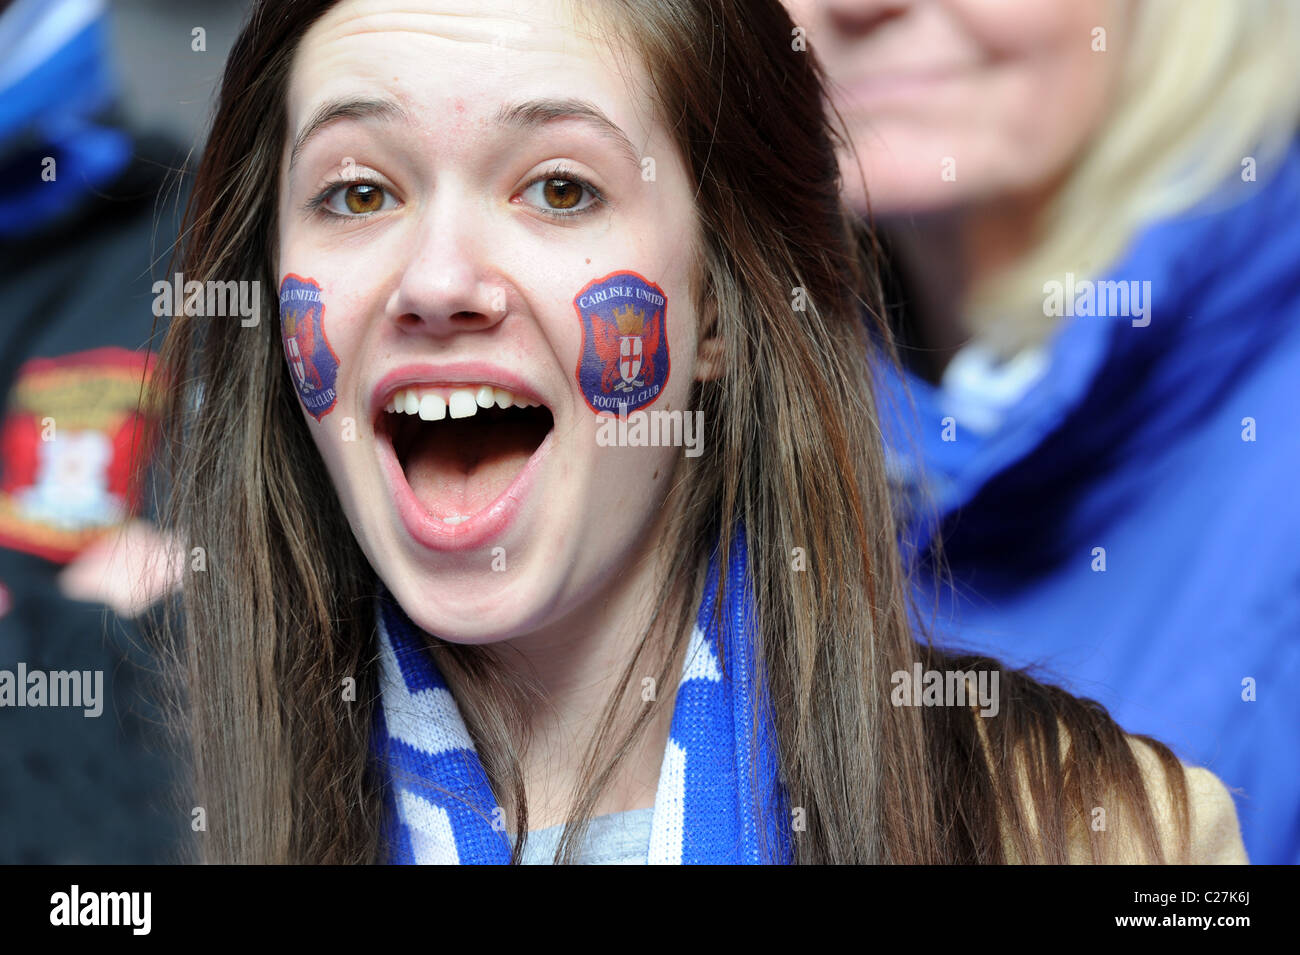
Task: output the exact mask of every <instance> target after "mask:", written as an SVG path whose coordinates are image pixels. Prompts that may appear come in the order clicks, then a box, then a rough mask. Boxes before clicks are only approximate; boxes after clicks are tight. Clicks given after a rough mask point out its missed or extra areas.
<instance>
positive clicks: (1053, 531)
mask: <svg viewBox="0 0 1300 955" xmlns="http://www.w3.org/2000/svg"><path fill="white" fill-rule="evenodd" d="M1045 278H1046V279H1055V280H1057V281H1064V279H1065V277H1064V276H1048V277H1045ZM1102 278H1103V279H1106V280H1112V281H1126V282H1138V283H1142V282H1150V286H1149V289H1150V300H1149V304H1150V311H1149V314H1148V316H1147V318H1149V322H1148V323H1146V324H1141V320H1138V321H1135V320H1134V319H1133V318H1131V317H1126V316H1120V317H1099V316H1077V317H1072V318H1061V319H1059V324H1058V328H1057V331H1056V333H1055V335H1054V337H1053V338H1052V340H1051V341H1050V342H1049V344H1048V345H1047V347H1046V350H1045V351H1046V354H1045V373H1044V374H1042V376H1041V377H1040V378H1038V379H1037V382H1036V383H1035V384H1033V385H1032V386H1031V387H1030V388H1029V389H1028V390H1027V391H1026V392H1025V393H1024V394H1023V395H1022V396H1020V397H1019V398H1018V399H1016V400H1015V401H1014V403H1012V404H1011V405H1010V406H1009V407H1008V408H1006V409H1005V412H1004V414H1003V416H1002V418H1001V421H1000V423H998V424H997V426H996V427H994V428H993V429H992V430H990V431H988V432H987V433H983V434H981V433H978V432H976V431H974V430H972V429H968V428H963V426H962V424H961V416H960V413H957V414H954V405H953V400H952V397H951V395H949V394H946V393H945V392H944V390H943V389H942V388H939V387H935V386H933V385H930V384H928V383H927V382H924V381H922V380H920V379H919V378H916V377H915V376H913V375H910V374H908V373H902V374H901V375H900V374H899V373H896V372H894V371H892V370H885V371H884V372H882V376H881V379H880V389H881V393H882V394H881V397H882V409H883V410H882V419H883V424H884V427H885V432H886V437H887V443H888V445H889V456H890V464H891V472H892V473H893V474H894V475H895V478H896V480H897V481H898V482H899V483H900V485H901V487H902V490H903V498H904V500H907V501H909V502H910V503H911V505H912V506H911V508H910V509H909V517H908V519H907V522H906V530H905V536H906V537H907V538H908V539H909V540H910V541H911V543H912V544H914V545H915V546H916V547H917V548H918V550H917V552H918V553H919V554H920V555H921V559H920V560H919V561H918V568H917V571H918V574H917V576H918V586H920V587H922V588H925V591H924V592H925V593H926V594H932V593H933V590H932V589H930V588H932V587H933V586H934V583H933V578H932V575H931V573H930V570H929V566H930V562H929V560H928V559H927V558H928V557H929V555H930V552H929V551H928V550H927V549H926V545H925V542H927V541H929V540H930V539H931V537H932V534H933V532H934V531H936V530H938V531H940V532H941V534H942V538H943V541H944V556H945V558H946V560H947V562H948V569H949V570H950V572H951V574H952V578H951V581H949V582H945V583H943V584H940V585H939V586H940V588H941V589H940V595H941V599H940V601H939V604H938V606H939V612H938V614H937V619H936V620H934V621H933V622H931V621H925V623H926V625H927V626H933V629H934V630H935V632H936V637H937V638H938V639H939V640H940V641H941V642H945V643H948V644H950V645H959V646H962V647H968V648H972V649H976V650H979V651H983V652H988V653H992V654H995V655H997V656H999V657H1001V658H1002V659H1004V660H1006V661H1007V662H1008V663H1010V664H1012V665H1038V666H1041V667H1042V675H1043V676H1045V677H1046V678H1047V679H1049V680H1051V681H1052V682H1057V683H1062V684H1064V685H1066V686H1068V687H1069V688H1070V689H1072V690H1074V691H1075V692H1077V693H1079V694H1081V695H1084V696H1089V697H1092V698H1094V699H1097V700H1099V701H1100V702H1102V703H1104V704H1105V705H1106V706H1107V707H1108V708H1110V710H1111V712H1112V714H1113V715H1115V716H1116V718H1117V719H1118V720H1119V722H1120V723H1121V724H1122V725H1123V726H1124V728H1125V729H1126V730H1127V731H1129V732H1131V733H1148V734H1150V735H1153V736H1155V737H1157V738H1159V739H1161V740H1163V741H1165V742H1167V743H1169V744H1170V745H1171V746H1173V748H1174V749H1175V751H1176V752H1178V753H1179V755H1180V756H1181V757H1182V758H1183V759H1184V760H1185V761H1187V762H1192V763H1196V764H1199V765H1204V766H1207V767H1208V768H1210V769H1211V770H1212V771H1214V772H1215V773H1217V774H1218V775H1219V776H1220V777H1221V778H1222V779H1223V780H1224V781H1225V782H1226V783H1227V784H1228V785H1229V786H1230V787H1241V790H1242V791H1241V792H1238V793H1237V794H1236V795H1237V808H1238V813H1239V816H1240V818H1241V821H1242V829H1243V835H1244V838H1245V841H1246V845H1247V849H1248V851H1249V852H1250V855H1251V859H1252V861H1254V862H1291V863H1294V862H1298V861H1300V694H1297V693H1296V692H1295V687H1296V686H1297V681H1300V546H1298V545H1297V541H1298V540H1300V507H1297V506H1296V504H1295V502H1294V498H1295V496H1296V492H1297V481H1296V478H1295V475H1296V474H1297V473H1298V472H1300V144H1293V146H1292V148H1291V150H1290V151H1289V152H1288V153H1287V154H1286V155H1285V157H1284V158H1283V160H1282V161H1281V163H1280V166H1279V168H1278V169H1277V171H1276V174H1275V175H1274V176H1272V177H1270V178H1269V179H1268V180H1267V181H1260V182H1241V181H1233V182H1232V183H1230V184H1228V185H1227V186H1226V187H1225V188H1224V189H1223V190H1222V191H1221V192H1220V193H1219V194H1217V195H1216V196H1214V197H1213V198H1212V199H1211V200H1210V201H1207V202H1205V203H1202V204H1201V205H1200V206H1199V207H1197V208H1196V209H1194V210H1193V211H1192V212H1190V213H1188V214H1185V215H1182V216H1179V217H1177V218H1174V219H1170V220H1168V221H1164V222H1161V223H1158V224H1156V225H1154V226H1152V227H1151V228H1149V229H1147V230H1146V231H1145V232H1144V233H1142V234H1141V235H1140V236H1139V237H1138V238H1137V240H1136V241H1135V242H1134V244H1133V245H1132V247H1131V248H1130V250H1129V251H1128V253H1127V254H1126V255H1125V256H1124V257H1123V259H1122V260H1121V261H1120V262H1119V263H1118V264H1117V265H1116V266H1115V267H1114V268H1113V269H1111V270H1110V272H1109V274H1107V275H1106V276H1103V277H1102ZM909 396H910V397H909ZM909 400H910V402H911V403H912V405H914V407H915V415H913V414H912V412H911V411H910V410H907V411H906V412H904V411H900V410H899V409H905V408H907V407H908V402H909ZM891 409H892V410H891ZM949 416H952V417H954V418H956V419H957V420H956V424H955V433H954V430H953V428H952V427H951V425H952V424H953V422H952V420H951V419H949V420H948V421H947V422H945V420H944V419H945V418H948V417H949ZM945 423H947V424H949V425H950V427H949V428H948V429H947V435H946V436H947V437H948V438H949V440H944V438H945V433H944V432H945V429H944V424H945ZM1252 430H1253V438H1254V440H1247V438H1250V437H1252V433H1251V432H1252ZM926 495H928V500H929V503H928V505H927V504H926V503H925V502H926V500H927V497H926ZM922 606H923V607H926V608H930V607H934V606H935V604H934V601H933V599H930V600H928V601H924V600H923V601H922ZM1252 697H1253V698H1252Z"/></svg>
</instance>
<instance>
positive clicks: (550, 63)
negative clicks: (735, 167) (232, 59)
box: [288, 0, 652, 141]
mask: <svg viewBox="0 0 1300 955" xmlns="http://www.w3.org/2000/svg"><path fill="white" fill-rule="evenodd" d="M578 2H579V3H582V2H588V3H589V0H578ZM646 88H647V85H646V76H645V74H644V70H643V68H642V66H641V65H640V63H639V62H638V61H637V58H636V57H635V56H634V55H628V54H627V52H626V51H619V50H615V49H613V48H612V47H611V46H610V39H609V38H608V37H607V36H605V35H603V34H602V33H601V32H600V31H599V30H598V29H597V27H596V21H595V20H594V19H593V18H590V17H585V16H584V17H578V16H575V8H574V6H573V5H572V4H571V3H569V2H566V0H434V2H427V3H423V2H418V0H416V2H410V0H408V2H405V3H396V2H391V0H344V2H342V3H338V4H336V5H335V6H334V7H332V8H331V9H330V10H329V11H328V12H327V13H326V14H325V15H324V16H323V17H321V18H320V19H319V20H318V21H316V22H315V23H314V24H313V25H312V27H311V28H310V29H309V30H308V31H307V33H306V34H305V35H304V36H303V39H302V41H301V42H300V43H299V45H298V49H297V50H296V51H295V54H294V58H293V65H292V69H291V72H290V78H289V90H288V92H289V97H288V110H289V117H288V118H289V128H290V130H298V129H300V128H301V127H302V125H303V123H304V122H305V121H306V120H307V118H308V117H310V116H311V115H312V113H313V112H314V111H315V110H316V109H317V108H318V107H319V106H320V105H322V104H324V103H328V102H330V101H333V100H338V99H346V98H348V97H356V96H387V97H389V98H392V99H393V100H395V101H397V102H398V103H400V104H402V106H403V107H404V108H405V109H406V110H407V111H408V112H409V113H411V114H412V115H413V116H414V117H416V118H417V120H419V121H421V122H422V123H423V124H424V125H425V126H426V127H427V128H428V129H429V130H430V131H431V132H433V131H441V132H443V133H459V134H463V133H465V132H468V131H470V130H472V129H474V128H482V127H483V126H485V125H487V124H488V122H489V121H490V117H491V116H492V115H493V114H495V112H496V111H497V109H498V107H500V106H501V104H502V103H503V102H506V101H517V100H520V99H527V98H534V97H553V98H577V97H581V98H583V99H587V100H590V101H592V102H595V103H596V104H597V105H598V106H599V108H600V109H602V110H603V111H604V112H605V113H606V114H607V115H609V117H610V118H611V119H612V120H613V121H614V122H616V123H618V124H619V125H620V126H622V127H623V129H625V130H626V131H627V133H628V135H629V136H631V137H633V139H634V140H636V139H638V138H640V139H641V140H642V141H644V140H645V139H647V138H649V136H650V135H651V133H652V130H651V119H650V114H649V109H648V106H649V102H648V98H646V97H645V96H644V95H642V93H641V92H639V91H644V90H645V89H646Z"/></svg>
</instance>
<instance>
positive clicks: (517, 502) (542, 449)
mask: <svg viewBox="0 0 1300 955" xmlns="http://www.w3.org/2000/svg"><path fill="white" fill-rule="evenodd" d="M416 384H429V385H434V384H436V385H460V384H495V385H498V386H500V387H501V388H505V389H507V390H509V391H511V392H513V393H515V394H516V395H521V396H523V397H526V398H528V399H529V400H533V401H539V402H541V401H542V399H541V397H540V396H539V395H538V392H537V389H536V388H534V387H533V386H532V385H530V384H529V383H527V382H525V381H524V380H523V379H522V378H520V377H519V376H518V375H515V374H514V373H513V372H509V371H507V370H505V369H503V368H499V367H497V366H495V365H492V364H489V363H486V362H457V363H454V364H446V365H432V364H418V365H406V366H403V367H401V368H397V369H394V370H393V371H391V372H389V373H388V374H386V375H385V376H384V377H383V378H381V379H380V380H379V382H378V384H376V385H375V387H374V390H373V391H372V393H371V405H372V407H375V408H377V409H378V412H377V413H382V412H383V409H384V406H385V405H386V404H387V403H388V398H389V397H390V396H391V395H392V393H393V392H394V391H396V390H397V389H399V388H403V387H407V386H410V385H416ZM542 403H543V404H545V402H542ZM547 407H549V405H548V406H547ZM551 414H552V417H554V414H555V412H554V410H552V412H551ZM554 438H555V428H554V425H552V428H551V431H550V433H549V434H547V435H546V437H545V439H543V441H542V443H541V444H540V445H538V447H537V450H536V451H534V452H533V456H532V457H531V458H529V459H528V463H527V464H525V465H524V469H523V470H522V471H520V472H519V474H518V475H516V476H515V479H514V480H513V481H512V482H510V486H509V487H507V488H506V489H505V490H504V491H502V492H501V494H500V495H499V496H498V497H497V499H496V500H495V501H493V502H492V503H491V504H489V505H488V506H487V507H485V508H484V509H483V510H481V511H479V512H478V513H477V514H474V515H473V516H471V517H470V518H469V520H466V521H462V522H461V523H459V524H446V523H444V522H443V521H442V519H441V518H438V517H435V516H434V515H432V514H430V513H429V512H428V511H426V510H425V509H424V506H423V505H422V504H421V503H420V501H419V499H418V498H417V497H416V496H415V491H414V490H412V488H411V485H410V484H409V483H407V480H406V474H405V473H404V472H403V471H402V465H401V463H400V462H399V461H398V460H397V454H396V452H394V450H393V444H392V442H391V441H389V440H388V439H387V438H386V437H385V436H383V435H380V434H376V435H375V447H376V449H377V453H378V456H379V465H380V469H381V470H382V471H383V472H384V477H385V478H386V479H387V481H388V487H389V491H390V492H391V493H392V496H393V501H394V503H395V504H396V507H397V514H398V517H400V518H401V521H402V524H403V525H404V526H405V527H406V532H407V533H408V534H410V536H411V538H412V539H413V540H414V541H415V542H416V543H418V544H420V545H421V546H423V547H426V548H428V549H429V550H435V551H443V552H448V553H455V552H463V551H471V550H477V549H479V548H481V547H484V546H485V545H487V544H488V543H489V542H491V541H492V540H494V539H496V538H497V537H500V536H501V535H502V534H504V533H505V532H506V530H507V529H508V528H509V527H510V526H511V525H512V524H513V523H514V521H515V519H516V518H517V517H518V516H519V513H520V512H521V511H522V510H523V505H524V502H525V501H526V499H527V498H528V495H529V494H530V493H531V491H532V488H533V485H534V484H535V483H536V478H537V472H538V471H539V470H540V468H541V466H542V464H543V462H544V461H545V460H546V457H547V455H548V454H549V453H550V450H551V446H552V444H553V443H554Z"/></svg>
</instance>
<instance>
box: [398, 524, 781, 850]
mask: <svg viewBox="0 0 1300 955" xmlns="http://www.w3.org/2000/svg"><path fill="white" fill-rule="evenodd" d="M733 540H734V541H735V543H734V546H733V549H732V554H731V561H730V566H729V574H728V576H729V578H730V583H729V584H728V586H727V587H725V588H723V598H722V605H721V606H720V607H718V608H717V609H718V611H719V612H718V613H716V614H715V613H714V610H715V604H716V603H717V600H718V560H717V554H716V553H715V554H714V556H713V559H712V560H711V561H710V566H709V573H708V577H707V583H706V586H705V590H704V594H703V598H702V600H701V602H700V608H699V613H698V616H697V623H696V626H695V628H694V631H693V632H692V634H691V638H690V645H689V647H688V649H687V654H686V659H685V661H684V664H683V667H682V673H681V681H680V685H679V688H678V691H677V698H676V700H675V702H674V705H673V716H672V724H671V727H670V730H669V739H668V745H667V748H666V750H665V752H664V757H663V763H662V766H661V769H660V773H659V784H658V789H657V791H656V796H655V805H654V813H653V821H652V824H651V835H650V850H649V857H648V860H647V861H648V862H649V863H650V864H659V865H663V864H670V865H678V864H687V865H689V864H763V863H775V864H785V863H788V862H789V861H790V859H791V848H790V834H789V826H788V822H787V821H788V820H789V818H790V817H789V811H788V809H787V807H786V797H785V793H784V790H783V787H782V786H781V784H780V782H779V780H778V778H777V764H776V755H775V752H776V744H775V733H774V731H773V727H772V721H771V711H770V705H769V702H768V699H767V693H766V683H765V681H764V680H762V679H755V675H754V672H753V671H754V670H757V669H759V668H760V666H761V662H760V661H756V660H755V659H754V657H755V656H756V655H755V654H754V653H753V641H752V633H751V628H750V627H749V626H748V625H747V624H748V621H749V619H750V616H751V615H750V612H749V610H748V606H749V603H748V599H749V591H748V589H747V587H746V586H745V582H746V571H745V568H746V561H745V543H744V539H743V537H742V536H741V535H740V534H737V535H736V536H735V537H734V538H733ZM428 639H429V638H427V637H426V636H425V635H424V634H422V633H421V632H420V631H419V629H418V628H417V627H415V625H414V624H412V623H411V621H410V620H409V619H408V618H407V617H406V615H405V614H404V613H403V612H402V610H401V608H400V607H398V606H397V603H396V601H394V600H393V599H392V597H391V595H388V594H387V593H385V594H383V595H381V597H380V599H379V644H380V646H379V649H380V687H381V697H380V705H379V706H377V707H376V720H375V736H374V743H375V750H374V752H375V755H376V757H377V758H378V766H379V768H380V771H381V772H382V773H383V778H384V779H385V781H386V783H387V785H385V787H384V790H385V834H386V839H387V845H388V851H389V860H390V861H391V862H394V863H402V864H411V863H434V864H464V865H475V864H507V863H509V861H510V850H511V846H510V841H509V837H508V836H507V834H506V831H505V829H506V820H505V818H504V812H503V811H502V810H500V809H499V808H498V803H497V801H496V799H495V797H494V796H493V794H492V790H491V786H490V784H489V782H488V778H487V774H486V772H485V771H484V769H483V765H482V763H481V762H480V760H479V757H478V754H477V753H476V752H475V749H474V744H473V742H472V741H471V739H470V736H469V733H468V732H467V730H466V727H465V723H464V721H463V720H462V718H461V715H460V711H459V709H458V708H457V706H456V701H455V700H454V699H453V698H452V695H451V691H450V689H449V688H448V686H447V683H446V682H445V681H444V680H443V678H442V675H441V674H440V673H439V672H438V668H437V666H436V665H435V664H434V662H433V659H432V657H431V654H430V653H429V652H428V650H427V648H426V641H427V640H428ZM719 648H721V653H719ZM756 696H757V700H756ZM756 712H757V713H758V714H759V716H758V718H759V720H760V724H761V725H760V728H759V733H758V734H757V742H755V741H754V736H753V734H752V732H751V730H752V726H753V719H754V716H753V714H754V713H756Z"/></svg>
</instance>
